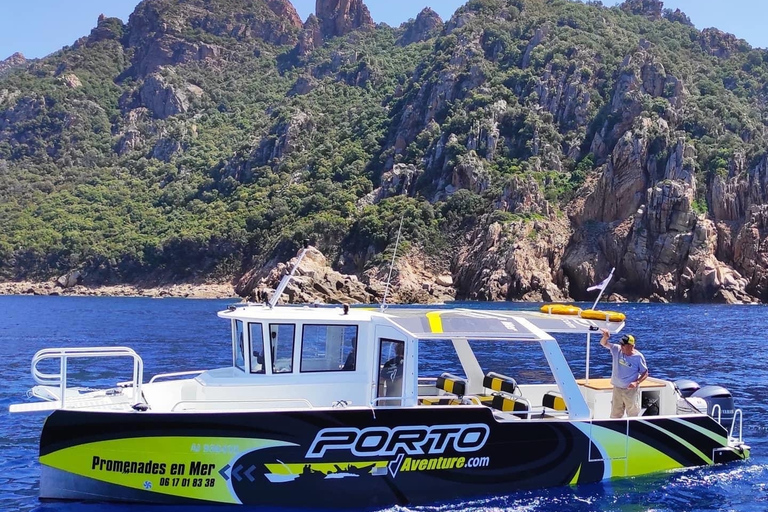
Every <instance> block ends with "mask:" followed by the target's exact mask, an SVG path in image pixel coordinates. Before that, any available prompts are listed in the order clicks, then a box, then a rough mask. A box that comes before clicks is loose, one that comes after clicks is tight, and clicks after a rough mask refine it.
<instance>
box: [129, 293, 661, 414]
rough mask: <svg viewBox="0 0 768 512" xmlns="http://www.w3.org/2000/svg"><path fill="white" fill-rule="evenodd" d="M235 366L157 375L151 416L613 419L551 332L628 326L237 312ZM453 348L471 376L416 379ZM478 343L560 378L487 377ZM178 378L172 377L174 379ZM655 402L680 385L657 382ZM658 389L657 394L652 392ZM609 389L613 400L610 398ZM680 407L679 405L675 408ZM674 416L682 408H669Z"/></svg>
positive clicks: (459, 313)
mask: <svg viewBox="0 0 768 512" xmlns="http://www.w3.org/2000/svg"><path fill="white" fill-rule="evenodd" d="M219 316H220V317H222V318H225V319H227V320H229V321H230V323H231V332H232V338H231V339H232V366H230V367H226V368H220V369H215V370H209V371H205V372H200V373H199V374H198V375H196V376H195V377H194V378H193V379H186V380H182V381H179V380H175V379H174V380H166V376H158V377H156V378H155V379H153V381H151V383H150V384H149V385H145V386H144V388H143V393H144V396H145V398H146V402H147V404H149V406H150V408H151V409H152V410H154V411H158V410H166V411H192V410H194V411H201V410H221V409H228V410H233V409H234V410H255V409H274V408H278V409H279V408H324V407H415V406H455V405H484V406H488V407H490V408H492V409H493V410H494V411H496V413H497V415H498V416H499V417H500V418H502V419H503V418H507V419H510V420H512V419H519V418H530V417H534V416H536V415H540V416H542V417H563V418H571V419H586V418H590V417H594V415H595V414H599V415H600V416H605V417H607V416H608V414H609V411H610V389H611V388H610V385H606V383H605V379H592V380H590V381H585V380H581V381H577V380H576V378H575V377H574V375H573V374H572V373H571V370H570V368H569V366H568V363H567V361H566V360H565V357H564V356H563V353H562V351H561V350H560V346H559V345H558V343H557V341H556V340H555V339H554V338H553V337H552V336H551V334H549V333H550V332H568V333H573V332H577V333H583V334H585V335H586V334H590V333H595V332H597V330H598V329H599V328H601V327H606V328H608V329H609V330H611V331H612V332H618V331H620V330H621V328H622V327H623V325H624V324H623V322H606V321H599V320H588V319H581V318H578V317H573V316H564V315H553V314H544V313H539V312H523V311H499V312H489V311H472V310H462V309H443V310H432V311H426V310H423V309H418V310H417V309H395V310H388V311H385V312H380V311H378V310H373V309H362V308H348V307H336V308H327V307H312V306H303V307H276V308H270V307H269V306H267V305H237V306H232V307H230V308H229V309H227V310H226V311H222V312H220V313H219ZM435 340H443V341H444V340H450V343H451V345H452V346H453V348H454V349H455V352H456V355H457V356H458V360H459V362H460V364H461V368H462V370H463V375H462V376H456V375H453V374H449V373H441V374H439V375H429V376H422V375H419V365H418V361H419V342H420V341H421V342H422V343H429V342H430V341H435ZM473 340H494V341H498V342H501V343H503V342H506V343H529V344H530V343H535V344H538V345H539V346H540V347H541V349H542V351H543V353H544V356H545V358H546V361H547V364H548V365H549V370H550V372H551V375H552V381H551V382H547V383H518V382H517V381H516V380H515V378H514V377H511V376H505V375H503V374H500V373H495V372H493V371H487V370H484V369H483V368H481V366H480V364H479V362H478V360H477V358H476V356H475V354H474V352H473V350H472V346H471V345H472V341H473ZM176 376H177V374H173V375H171V376H170V377H176ZM645 387H647V388H648V389H647V390H644V393H645V392H649V393H655V395H654V400H653V401H654V403H656V404H659V403H660V400H659V398H660V395H661V393H662V392H663V391H664V390H665V389H666V388H668V389H667V390H666V392H667V393H672V394H674V389H673V388H672V386H671V384H669V385H668V383H665V382H663V381H655V380H653V379H649V381H647V384H645ZM651 388H653V389H651ZM606 391H607V393H606ZM666 403H667V404H672V403H673V400H671V399H670V400H667V401H666ZM668 412H669V413H670V414H674V412H675V410H674V406H672V409H669V411H668Z"/></svg>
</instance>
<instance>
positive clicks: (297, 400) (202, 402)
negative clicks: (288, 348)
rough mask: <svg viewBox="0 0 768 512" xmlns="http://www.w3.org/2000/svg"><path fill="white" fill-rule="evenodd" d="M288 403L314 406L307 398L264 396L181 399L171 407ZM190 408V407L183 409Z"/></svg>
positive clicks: (173, 410)
mask: <svg viewBox="0 0 768 512" xmlns="http://www.w3.org/2000/svg"><path fill="white" fill-rule="evenodd" d="M278 403H279V404H286V403H300V404H303V405H306V406H307V408H309V409H312V408H314V407H313V405H312V403H311V402H310V401H309V400H307V399H306V398H262V399H256V400H181V401H179V402H176V404H175V405H174V406H173V407H171V412H176V410H177V407H179V406H180V405H186V404H194V405H196V406H200V405H209V404H278ZM194 409H195V410H200V407H195V408H194ZM182 410H190V409H182Z"/></svg>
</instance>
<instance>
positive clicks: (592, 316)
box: [579, 309, 627, 322]
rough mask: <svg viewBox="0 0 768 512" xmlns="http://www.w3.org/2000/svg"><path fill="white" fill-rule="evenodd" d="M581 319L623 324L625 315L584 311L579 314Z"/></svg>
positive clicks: (592, 310) (615, 312)
mask: <svg viewBox="0 0 768 512" xmlns="http://www.w3.org/2000/svg"><path fill="white" fill-rule="evenodd" d="M579 316H580V317H581V318H586V319H587V320H601V321H603V322H623V321H624V320H626V318H627V315H625V314H624V313H619V312H618V311H599V310H597V309H585V310H583V311H581V312H580V313H579Z"/></svg>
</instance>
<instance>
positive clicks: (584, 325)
mask: <svg viewBox="0 0 768 512" xmlns="http://www.w3.org/2000/svg"><path fill="white" fill-rule="evenodd" d="M219 316H220V317H222V318H229V319H239V320H243V321H246V322H261V321H278V320H282V321H295V322H302V323H307V322H310V323H311V322H318V321H330V322H334V323H336V322H342V323H346V322H360V323H367V322H371V321H373V320H374V319H376V318H379V319H381V320H385V321H388V322H391V323H392V324H394V325H395V326H396V327H398V328H399V329H401V330H403V331H405V332H407V333H408V334H409V335H410V336H412V337H414V338H417V339H422V340H429V339H443V340H444V339H452V338H467V339H484V340H506V341H541V340H551V339H552V337H551V336H550V334H551V333H570V334H587V333H596V332H598V331H599V329H601V328H606V329H608V330H609V331H610V332H611V333H617V332H619V331H621V329H622V328H623V327H624V322H606V321H599V320H590V319H586V318H581V317H579V316H576V315H562V314H560V315H558V314H548V313H540V312H538V311H524V310H488V309H466V308H451V309H449V308H444V309H440V308H429V309H427V308H410V307H403V308H400V307H390V308H387V309H386V310H385V311H384V312H382V311H380V310H378V309H374V308H370V307H368V308H350V309H348V310H347V311H346V312H345V311H344V310H343V309H342V308H340V307H334V308H328V307H307V306H298V307H297V306H278V307H275V308H269V307H267V306H263V305H245V304H243V305H237V306H232V307H230V308H229V309H228V310H226V311H221V312H220V313H219Z"/></svg>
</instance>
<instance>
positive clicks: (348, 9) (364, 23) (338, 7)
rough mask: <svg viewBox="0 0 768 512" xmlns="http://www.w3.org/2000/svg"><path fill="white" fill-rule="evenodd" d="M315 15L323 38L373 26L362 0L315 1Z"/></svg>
mask: <svg viewBox="0 0 768 512" xmlns="http://www.w3.org/2000/svg"><path fill="white" fill-rule="evenodd" d="M315 13H316V15H317V18H318V19H319V20H320V26H321V28H322V33H323V36H324V37H338V36H343V35H346V34H349V33H350V32H352V31H353V30H357V29H359V28H364V27H373V25H374V23H373V18H371V13H370V12H369V11H368V7H367V6H366V5H365V3H363V0H317V2H316V4H315Z"/></svg>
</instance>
